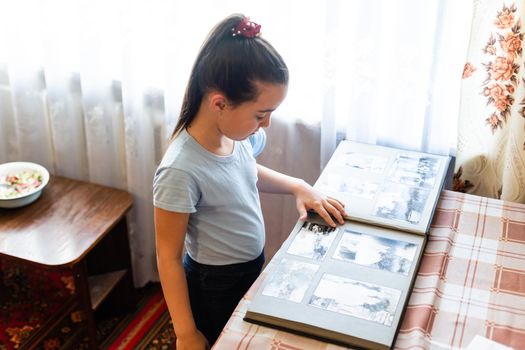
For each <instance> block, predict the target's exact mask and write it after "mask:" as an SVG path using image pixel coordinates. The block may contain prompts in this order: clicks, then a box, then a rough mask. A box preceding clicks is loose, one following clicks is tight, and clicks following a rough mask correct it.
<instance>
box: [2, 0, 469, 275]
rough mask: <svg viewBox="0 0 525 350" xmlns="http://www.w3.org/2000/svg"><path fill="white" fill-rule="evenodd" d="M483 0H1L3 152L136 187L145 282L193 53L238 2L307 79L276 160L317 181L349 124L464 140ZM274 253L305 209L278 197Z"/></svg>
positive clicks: (274, 147)
mask: <svg viewBox="0 0 525 350" xmlns="http://www.w3.org/2000/svg"><path fill="white" fill-rule="evenodd" d="M470 6H471V4H470V1H467V0H462V1H456V2H452V1H450V0H447V1H443V0H441V1H438V0H431V1H430V0H429V1H417V0H404V1H401V0H398V1H391V0H374V1H369V0H354V1H351V0H339V1H337V0H331V1H315V2H304V1H293V0H272V1H257V2H255V1H252V2H247V1H240V0H230V1H221V2H217V1H211V0H209V1H192V2H187V1H174V0H164V1H161V0H148V1H146V0H137V1H131V2H130V1H123V0H118V1H117V0H115V1H101V0H97V1H93V0H91V1H87V0H74V1H73V0H70V1H65V0H64V1H57V0H52V1H46V2H42V1H37V0H20V1H16V2H14V1H12V2H2V3H0V11H1V13H2V14H3V16H2V18H3V19H2V21H0V162H7V161H15V160H28V161H34V162H37V163H40V164H42V165H44V166H46V167H47V168H48V169H49V170H50V171H51V172H52V173H53V174H56V175H62V176H68V177H72V178H75V179H81V180H85V181H92V182H95V183H100V184H104V185H108V186H114V187H118V188H122V189H125V190H127V191H129V192H130V193H132V194H133V198H134V206H133V209H132V212H131V215H130V217H129V224H130V229H131V232H130V236H131V245H132V257H133V264H134V270H135V271H134V272H135V282H136V284H137V285H143V284H144V283H146V282H147V281H149V280H155V279H157V276H156V269H155V252H154V231H153V219H152V205H151V182H152V176H153V173H154V170H155V167H156V165H157V164H158V162H159V160H160V158H161V157H162V153H163V150H164V147H165V145H166V140H167V137H168V135H169V133H170V132H171V129H172V128H173V125H174V124H175V122H176V118H177V115H178V109H179V107H180V104H181V99H182V95H183V92H184V88H185V84H186V81H187V78H188V74H189V71H190V69H191V65H192V63H193V59H194V57H195V55H196V53H197V51H198V49H199V46H200V44H201V43H202V41H203V39H204V37H205V36H206V34H207V32H208V31H209V30H210V28H211V27H212V26H213V25H214V24H215V23H216V22H218V21H219V20H221V19H222V18H223V17H225V16H227V15H228V14H231V13H233V12H241V13H245V14H247V15H249V16H250V17H251V18H252V19H253V20H254V21H256V22H258V23H260V24H262V32H263V36H264V37H265V38H267V39H268V40H269V41H270V42H272V43H273V45H274V46H275V47H276V48H277V49H278V50H279V51H280V52H281V54H282V56H283V57H284V59H285V61H286V62H287V64H288V66H289V68H290V72H291V81H290V86H289V93H288V97H287V99H286V100H285V102H284V103H283V105H282V106H281V108H279V110H278V111H277V112H276V113H275V116H274V121H273V125H272V127H271V128H270V130H269V131H268V133H269V143H268V146H267V149H266V151H265V152H264V153H263V155H262V156H261V159H260V161H261V162H263V163H264V164H266V165H269V166H271V167H273V168H275V169H277V170H280V171H284V172H286V173H289V174H292V175H295V176H300V177H303V178H305V179H306V180H307V181H309V182H310V183H313V182H314V181H315V179H316V178H317V176H318V175H319V172H320V169H321V167H322V166H323V165H324V164H325V163H326V161H327V160H328V158H329V156H330V155H331V153H332V152H333V150H334V148H335V146H336V143H337V137H339V138H341V137H345V135H346V137H347V138H349V139H353V140H358V141H365V142H372V143H381V144H390V145H397V146H401V147H404V148H410V149H419V150H423V151H430V152H436V153H449V151H450V149H453V148H454V143H455V138H456V120H457V110H458V106H457V105H458V101H459V83H460V78H461V73H462V69H463V63H464V60H465V52H466V47H467V44H468V36H469V28H470ZM263 208H264V211H265V218H266V224H267V231H268V237H269V242H271V243H272V244H273V246H272V247H270V249H269V254H268V255H271V254H272V250H273V249H274V248H275V246H276V245H278V244H279V242H280V241H282V239H283V238H284V237H286V236H287V234H288V233H289V231H290V228H291V225H292V224H293V222H294V221H295V220H296V218H297V213H296V212H295V208H294V203H293V199H291V198H282V197H278V196H274V195H272V196H264V197H263Z"/></svg>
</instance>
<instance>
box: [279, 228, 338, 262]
mask: <svg viewBox="0 0 525 350" xmlns="http://www.w3.org/2000/svg"><path fill="white" fill-rule="evenodd" d="M338 232H339V229H338V228H335V227H330V226H327V225H321V224H316V223H312V222H308V221H306V222H305V223H304V224H303V227H301V229H300V230H299V232H297V234H296V235H295V238H294V239H293V241H292V243H291V244H290V246H289V247H288V251H287V253H288V254H292V255H298V256H303V257H305V258H310V259H314V260H318V261H321V260H323V259H324V257H325V255H326V253H327V252H328V250H329V249H330V247H331V246H332V242H333V241H334V239H335V237H337V233H338Z"/></svg>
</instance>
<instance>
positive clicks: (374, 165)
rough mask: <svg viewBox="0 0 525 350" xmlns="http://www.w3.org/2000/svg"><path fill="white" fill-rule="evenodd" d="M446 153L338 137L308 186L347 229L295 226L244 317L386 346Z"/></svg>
mask: <svg viewBox="0 0 525 350" xmlns="http://www.w3.org/2000/svg"><path fill="white" fill-rule="evenodd" d="M448 165H449V157H446V156H437V155H430V154H424V153H418V152H409V151H403V150H398V149H394V148H388V147H381V146H374V145H367V144H361V143H356V142H350V141H342V142H341V144H340V145H339V146H338V148H337V149H336V151H335V153H334V155H333V156H332V158H331V159H330V161H329V162H328V164H327V166H326V168H325V169H324V171H323V172H322V174H321V176H320V177H319V179H318V181H317V182H316V184H315V187H316V188H317V189H319V190H320V191H322V192H324V193H326V194H327V195H329V196H332V197H335V198H338V199H339V200H341V201H342V202H344V203H345V209H346V212H347V214H348V217H347V218H346V219H347V220H346V222H345V224H344V225H340V226H338V227H336V228H332V227H330V226H328V225H326V224H325V223H324V222H323V221H322V219H320V217H318V216H316V215H314V214H312V215H310V216H309V218H308V219H307V220H306V221H305V222H300V221H299V222H297V224H296V225H295V227H294V229H293V230H292V233H291V234H290V236H289V237H288V239H287V240H286V241H285V242H284V244H283V246H282V247H281V248H280V249H279V251H278V252H277V254H276V255H275V257H274V258H273V259H272V261H271V262H270V264H269V265H268V266H267V267H266V268H265V271H264V276H265V278H264V280H263V282H262V284H261V286H260V288H259V289H258V290H257V291H256V293H255V295H254V297H253V300H252V301H251V303H250V305H249V306H248V310H247V312H246V315H245V320H247V321H251V322H255V323H259V324H263V325H267V326H271V327H277V328H282V329H285V330H288V331H292V332H297V333H300V334H303V335H307V336H311V337H314V338H319V339H323V340H327V341H330V342H334V343H337V344H343V345H347V346H357V347H362V348H367V349H389V348H391V347H392V346H393V343H394V340H395V336H396V333H397V329H398V327H399V324H400V321H401V318H402V315H403V311H404V309H405V306H406V303H407V302H408V298H409V296H410V291H411V288H412V285H413V282H414V280H415V276H416V275H417V269H418V266H419V262H420V260H421V256H422V254H423V250H424V247H425V243H426V233H427V231H428V229H429V227H430V222H431V220H432V215H433V213H434V209H435V207H436V203H437V201H438V199H439V195H440V193H441V189H442V187H443V183H444V180H445V175H446V174H447V170H448Z"/></svg>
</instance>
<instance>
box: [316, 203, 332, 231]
mask: <svg viewBox="0 0 525 350" xmlns="http://www.w3.org/2000/svg"><path fill="white" fill-rule="evenodd" d="M315 211H316V212H317V214H319V216H321V217H322V218H323V219H324V221H326V223H327V224H328V225H330V226H332V227H336V226H337V225H336V224H335V222H334V220H333V219H332V216H331V215H330V214H329V213H328V211H327V210H326V208H325V205H324V204H319V206H317V207H316V208H315Z"/></svg>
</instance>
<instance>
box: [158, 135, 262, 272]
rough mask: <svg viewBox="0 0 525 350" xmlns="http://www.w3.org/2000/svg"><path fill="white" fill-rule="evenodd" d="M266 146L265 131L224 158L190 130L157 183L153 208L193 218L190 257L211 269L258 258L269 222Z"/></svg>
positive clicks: (174, 147)
mask: <svg viewBox="0 0 525 350" xmlns="http://www.w3.org/2000/svg"><path fill="white" fill-rule="evenodd" d="M265 144H266V134H265V133H264V131H263V130H262V129H260V131H259V132H258V133H256V134H254V135H252V136H250V137H249V138H248V139H246V140H244V141H236V142H235V146H234V149H233V152H232V154H230V155H228V156H218V155H216V154H213V153H211V152H209V151H208V150H206V149H205V148H204V147H202V146H201V145H200V144H199V143H198V142H197V141H196V140H195V139H194V138H193V137H192V136H191V135H190V134H188V132H187V131H186V130H185V129H184V130H182V131H181V132H180V133H179V135H178V136H177V137H176V138H175V140H173V141H172V142H171V144H170V145H169V147H168V150H167V151H166V153H165V154H164V157H163V159H162V161H161V163H160V165H159V167H158V168H157V171H156V173H155V177H154V180H153V205H155V206H156V207H158V208H162V209H164V210H169V211H175V212H182V213H190V218H189V222H188V228H187V233H186V238H185V247H186V251H187V252H188V254H189V255H190V257H191V258H192V259H193V260H195V261H197V262H199V263H201V264H207V265H227V264H235V263H240V262H246V261H250V260H253V259H255V258H257V257H258V256H259V255H260V254H261V252H262V249H263V247H264V238H265V237H264V236H265V234H264V232H265V231H264V221H263V217H262V211H261V204H260V200H259V192H258V190H257V168H256V163H255V158H254V157H256V156H257V155H258V154H259V153H261V152H262V150H263V148H264V146H265Z"/></svg>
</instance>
